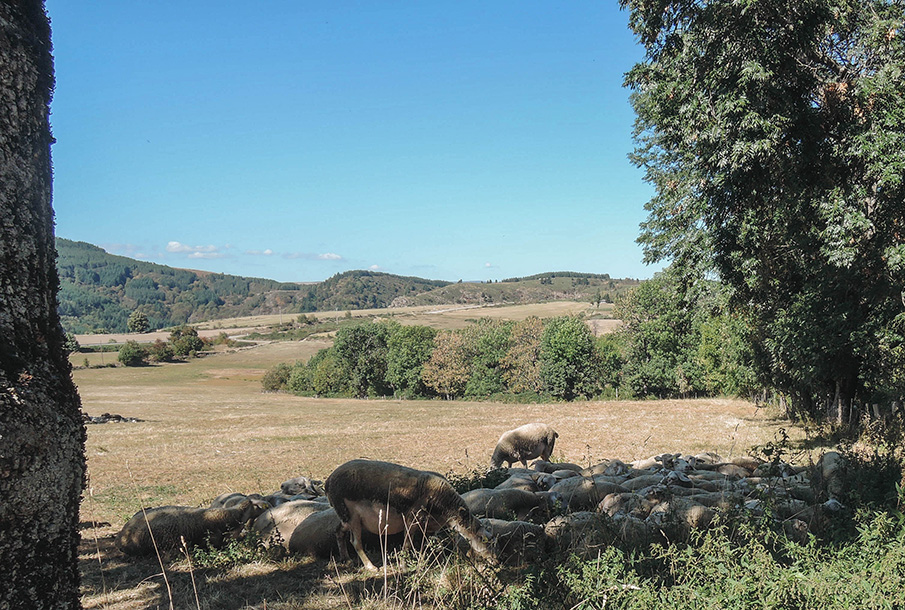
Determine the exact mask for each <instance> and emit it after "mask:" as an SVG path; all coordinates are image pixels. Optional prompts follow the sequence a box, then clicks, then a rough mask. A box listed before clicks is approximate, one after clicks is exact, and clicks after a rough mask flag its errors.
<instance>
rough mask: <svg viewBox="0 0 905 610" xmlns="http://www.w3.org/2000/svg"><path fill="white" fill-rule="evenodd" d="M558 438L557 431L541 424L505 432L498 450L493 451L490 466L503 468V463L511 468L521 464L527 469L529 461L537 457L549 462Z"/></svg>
mask: <svg viewBox="0 0 905 610" xmlns="http://www.w3.org/2000/svg"><path fill="white" fill-rule="evenodd" d="M558 436H559V434H557V433H556V430H554V429H553V428H551V427H550V426H548V425H547V424H540V423H534V424H525V425H524V426H521V427H518V428H516V429H515V430H510V431H509V432H504V433H503V435H502V436H501V437H500V440H499V441H498V442H497V445H496V449H494V450H493V456H491V458H490V466H491V467H493V468H501V467H502V466H503V462H506V463H508V464H509V466H512V464H513V463H515V462H521V463H522V465H523V466H524V467H525V468H527V467H528V460H533V459H534V458H536V457H539V458H541V459H542V460H544V461H549V460H550V455H551V454H552V453H553V445H554V443H555V442H556V438H557V437H558Z"/></svg>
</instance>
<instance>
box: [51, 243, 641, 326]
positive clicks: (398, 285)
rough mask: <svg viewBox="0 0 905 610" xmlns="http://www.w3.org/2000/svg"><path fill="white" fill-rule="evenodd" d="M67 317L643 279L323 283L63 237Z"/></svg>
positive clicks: (385, 276)
mask: <svg viewBox="0 0 905 610" xmlns="http://www.w3.org/2000/svg"><path fill="white" fill-rule="evenodd" d="M57 252H58V258H57V268H58V271H59V275H60V292H59V300H60V308H59V311H60V316H61V318H62V321H63V327H64V328H65V329H66V330H67V331H68V332H74V333H90V332H100V331H106V332H125V331H126V330H127V321H128V319H129V315H130V314H131V313H132V312H133V311H135V310H141V311H143V312H144V313H145V314H146V315H147V316H148V320H149V322H150V325H151V328H167V327H170V326H177V325H180V324H186V323H195V322H201V321H204V320H212V319H217V318H228V317H238V316H253V315H261V314H272V313H276V312H278V311H282V312H283V313H302V312H311V311H333V310H340V311H342V310H346V309H371V308H374V309H379V308H384V307H402V306H408V305H442V304H479V303H536V302H542V301H551V300H566V299H574V300H583V301H591V300H593V299H595V298H596V296H597V295H598V294H599V295H600V297H601V298H602V299H603V300H612V299H614V298H615V297H616V295H618V294H619V293H620V292H622V291H623V290H625V289H626V288H627V287H628V286H631V285H633V284H637V283H638V282H637V280H614V279H610V277H609V276H608V275H599V274H587V273H575V272H551V273H542V274H538V275H533V276H530V277H526V278H512V279H509V280H505V281H503V282H482V283H474V282H458V283H451V282H445V281H440V280H426V279H422V278H417V277H403V276H399V275H392V274H389V273H378V272H373V271H347V272H344V273H340V274H337V275H335V276H333V277H331V278H330V279H328V280H325V281H323V282H318V283H316V284H300V283H284V282H277V281H275V280H268V279H262V278H250V277H240V276H235V275H225V274H222V273H208V272H204V271H192V270H188V269H176V268H173V267H167V266H165V265H158V264H155V263H148V262H144V261H139V260H135V259H131V258H127V257H125V256H116V255H113V254H109V253H107V252H106V251H105V250H103V249H102V248H99V247H97V246H94V245H92V244H88V243H85V242H76V241H71V240H68V239H63V238H57Z"/></svg>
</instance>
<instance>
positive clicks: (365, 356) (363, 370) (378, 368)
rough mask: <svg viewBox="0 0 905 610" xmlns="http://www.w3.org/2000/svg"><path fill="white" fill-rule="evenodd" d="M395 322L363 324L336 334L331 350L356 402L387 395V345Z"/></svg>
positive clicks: (341, 329)
mask: <svg viewBox="0 0 905 610" xmlns="http://www.w3.org/2000/svg"><path fill="white" fill-rule="evenodd" d="M398 325H399V323H398V322H363V323H361V324H356V325H352V326H343V327H340V329H339V330H338V331H336V338H335V339H334V341H333V349H334V350H335V352H336V356H337V358H338V359H339V361H340V364H341V366H342V367H343V368H344V369H345V370H346V371H347V372H348V374H349V385H350V386H351V387H352V390H353V393H354V395H355V396H356V397H358V398H364V397H366V396H368V395H369V394H374V395H377V396H382V395H385V394H386V393H387V380H386V375H387V355H388V348H387V341H388V339H389V337H390V335H391V334H392V333H393V331H394V330H395V329H396V327H398Z"/></svg>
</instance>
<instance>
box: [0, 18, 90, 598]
mask: <svg viewBox="0 0 905 610" xmlns="http://www.w3.org/2000/svg"><path fill="white" fill-rule="evenodd" d="M50 51H51V45H50V24H49V22H48V20H47V16H46V14H45V13H44V6H43V2H42V1H41V0H0V609H2V610H6V609H19V608H29V609H43V608H78V607H79V590H78V586H79V574H78V564H77V559H78V554H77V553H78V542H79V533H78V524H79V521H78V515H79V500H80V498H81V491H82V488H83V486H84V480H85V456H84V447H85V428H84V425H83V424H82V419H81V412H80V402H79V397H78V393H77V392H76V389H75V386H74V385H73V383H72V378H71V369H70V366H69V361H68V358H67V356H66V354H65V353H64V351H63V339H64V336H63V331H62V328H61V327H60V319H59V316H58V315H57V298H56V297H57V289H58V286H59V280H58V277H57V272H56V250H55V248H54V241H53V240H54V237H53V210H52V209H51V205H50V198H51V178H52V170H51V161H50V145H51V143H52V142H53V138H52V136H51V134H50V126H49V121H48V116H49V105H50V97H51V92H52V90H53V59H52V57H51V53H50Z"/></svg>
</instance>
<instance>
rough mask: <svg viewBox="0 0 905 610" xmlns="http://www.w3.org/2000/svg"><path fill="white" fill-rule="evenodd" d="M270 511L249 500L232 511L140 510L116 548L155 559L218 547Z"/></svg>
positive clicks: (184, 507) (196, 509)
mask: <svg viewBox="0 0 905 610" xmlns="http://www.w3.org/2000/svg"><path fill="white" fill-rule="evenodd" d="M266 509H267V505H266V504H264V503H256V502H254V501H252V500H250V499H248V498H246V499H245V500H243V501H242V502H240V503H238V504H236V505H234V506H231V507H229V508H192V507H189V506H160V507H158V508H149V509H144V510H140V511H138V512H137V513H135V515H134V516H133V517H132V518H131V519H129V521H128V522H126V524H125V525H124V526H123V528H122V529H121V530H120V531H119V533H118V534H116V539H115V541H114V542H115V544H116V548H118V549H119V550H120V551H122V552H123V553H126V554H127V555H152V554H154V552H155V548H156V550H157V552H160V553H164V552H167V551H171V550H173V549H177V548H179V547H180V546H181V545H182V540H183V539H185V543H186V544H187V545H189V546H197V545H200V544H203V543H204V542H206V541H209V542H210V544H211V545H213V546H218V545H220V544H222V543H223V541H224V540H226V539H227V538H230V537H235V536H238V535H239V534H240V533H241V532H242V530H243V529H244V528H245V526H246V525H247V524H249V522H251V521H253V520H254V519H256V518H257V517H258V516H259V515H260V514H261V513H263V512H264V511H265V510H266Z"/></svg>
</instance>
